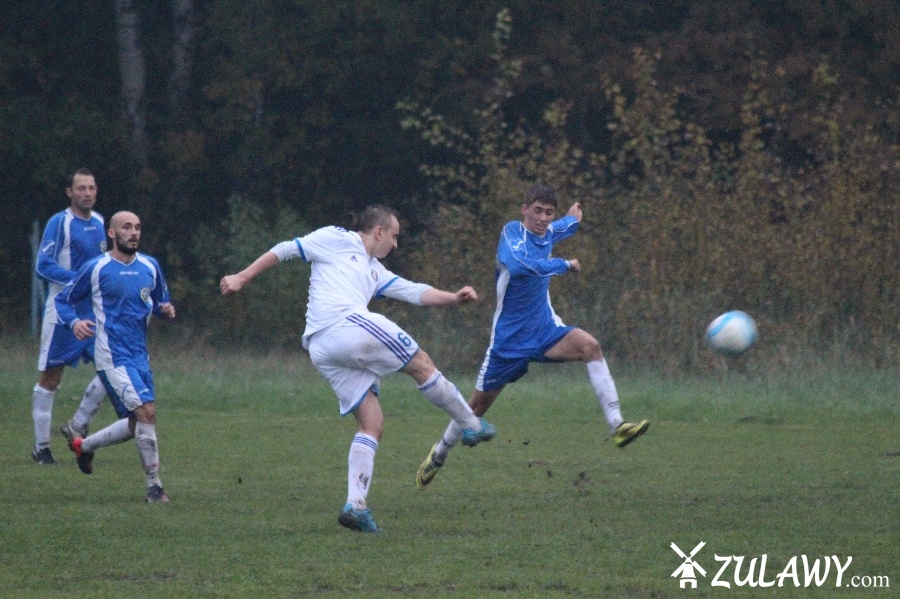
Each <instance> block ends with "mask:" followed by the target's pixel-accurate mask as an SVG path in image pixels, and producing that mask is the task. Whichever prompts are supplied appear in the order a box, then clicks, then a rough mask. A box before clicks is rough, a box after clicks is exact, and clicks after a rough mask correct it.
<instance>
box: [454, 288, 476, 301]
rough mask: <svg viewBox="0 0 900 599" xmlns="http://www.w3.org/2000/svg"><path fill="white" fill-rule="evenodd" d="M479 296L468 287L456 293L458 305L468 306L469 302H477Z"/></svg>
mask: <svg viewBox="0 0 900 599" xmlns="http://www.w3.org/2000/svg"><path fill="white" fill-rule="evenodd" d="M477 301H478V294H477V293H476V292H475V290H474V289H473V288H471V287H469V286H468V285H466V286H465V287H463V288H462V289H460V290H459V291H457V292H456V303H457V304H467V303H469V302H477Z"/></svg>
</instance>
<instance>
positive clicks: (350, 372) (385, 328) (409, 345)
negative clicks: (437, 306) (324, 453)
mask: <svg viewBox="0 0 900 599" xmlns="http://www.w3.org/2000/svg"><path fill="white" fill-rule="evenodd" d="M417 351H419V344H418V343H416V341H415V339H413V338H412V337H410V336H409V335H407V334H406V331H404V330H403V329H401V328H400V327H399V326H397V325H396V324H395V323H394V322H393V321H391V320H390V319H388V318H385V317H384V316H382V315H381V314H373V313H371V312H369V313H363V314H351V315H350V316H348V317H347V318H345V319H344V320H342V321H340V322H338V323H336V324H333V325H331V326H330V327H328V328H327V329H325V330H323V331H319V332H318V333H316V334H315V335H313V336H312V338H311V339H310V340H309V356H310V358H312V363H313V365H314V366H315V367H316V370H318V371H319V372H320V373H321V374H322V376H324V377H325V378H326V379H328V382H329V383H331V388H332V389H334V392H335V394H336V395H337V397H338V401H340V405H341V415H344V414H347V413H349V412H352V411H353V410H354V409H356V406H358V405H359V404H360V402H362V400H363V399H364V398H365V396H366V393H368V392H369V390H370V389H371V390H372V391H373V392H374V393H375V394H376V395H378V388H379V384H380V383H381V377H382V376H384V375H387V374H391V373H394V372H397V371H398V370H400V369H401V368H403V367H404V366H406V364H407V363H408V362H409V361H410V360H412V358H413V356H414V355H415V354H416V352H417Z"/></svg>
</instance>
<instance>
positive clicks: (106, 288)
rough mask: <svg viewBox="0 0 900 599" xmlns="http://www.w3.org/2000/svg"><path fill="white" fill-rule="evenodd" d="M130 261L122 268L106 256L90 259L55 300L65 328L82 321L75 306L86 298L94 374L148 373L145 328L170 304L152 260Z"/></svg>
mask: <svg viewBox="0 0 900 599" xmlns="http://www.w3.org/2000/svg"><path fill="white" fill-rule="evenodd" d="M134 258H135V259H134V260H133V261H132V262H131V263H130V264H123V263H122V262H119V261H118V260H116V259H114V258H113V257H112V256H111V255H110V254H109V253H106V254H103V255H102V256H99V257H97V258H95V259H94V260H91V261H90V262H88V263H87V264H85V265H84V266H83V267H82V268H81V270H80V271H79V272H78V275H77V276H76V277H75V280H74V281H72V282H71V283H69V284H68V285H67V286H66V288H65V289H63V291H62V292H61V293H60V294H59V295H58V296H57V298H56V309H57V311H58V312H59V317H60V320H61V321H62V322H64V323H65V324H67V325H68V326H69V327H71V326H72V325H74V324H75V321H76V320H80V318H79V316H78V314H77V312H76V309H75V306H76V305H78V303H79V302H81V301H82V300H84V298H89V299H90V301H91V308H92V311H93V314H92V318H91V320H93V321H94V322H95V323H96V324H97V330H96V336H95V341H94V364H95V365H96V367H97V370H111V369H113V368H116V367H119V366H132V367H134V368H136V369H137V370H142V371H149V370H150V360H149V357H148V355H147V325H148V324H149V322H150V317H151V315H152V314H156V315H157V316H161V313H160V311H159V306H160V304H164V303H168V302H169V288H168V286H167V285H166V281H165V278H164V277H163V273H162V269H160V267H159V263H158V262H157V261H156V259H155V258H152V257H151V256H147V255H145V254H140V253H137V254H135V255H134Z"/></svg>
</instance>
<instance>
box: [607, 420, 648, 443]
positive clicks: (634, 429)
mask: <svg viewBox="0 0 900 599" xmlns="http://www.w3.org/2000/svg"><path fill="white" fill-rule="evenodd" d="M648 428H650V421H649V420H641V421H640V422H623V423H622V424H620V425H619V428H617V429H616V434H615V435H613V441H615V442H616V445H618V446H619V447H625V446H626V445H628V444H629V443H631V442H632V441H634V440H635V439H637V438H638V437H640V436H641V435H643V434H644V433H646V432H647V429H648Z"/></svg>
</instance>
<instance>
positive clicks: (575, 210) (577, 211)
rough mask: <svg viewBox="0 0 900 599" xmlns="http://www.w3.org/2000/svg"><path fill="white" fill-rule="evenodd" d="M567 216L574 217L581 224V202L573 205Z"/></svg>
mask: <svg viewBox="0 0 900 599" xmlns="http://www.w3.org/2000/svg"><path fill="white" fill-rule="evenodd" d="M567 216H574V217H575V218H577V219H578V222H581V202H575V203H574V204H572V207H571V208H569V212H568V213H567Z"/></svg>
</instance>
